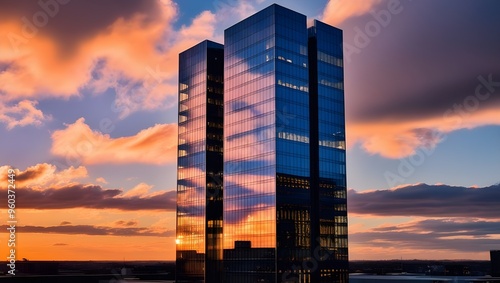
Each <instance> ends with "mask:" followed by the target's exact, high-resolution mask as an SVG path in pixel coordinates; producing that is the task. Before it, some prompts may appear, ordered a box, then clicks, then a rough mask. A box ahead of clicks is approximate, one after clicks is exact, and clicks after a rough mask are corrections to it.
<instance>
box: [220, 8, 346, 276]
mask: <svg viewBox="0 0 500 283" xmlns="http://www.w3.org/2000/svg"><path fill="white" fill-rule="evenodd" d="M306 22H307V19H306V17H305V16H304V15H301V14H299V13H296V12H294V11H291V10H289V9H286V8H283V7H281V6H279V5H272V6H270V7H268V8H266V9H264V10H262V11H261V12H259V13H257V14H255V15H253V16H251V17H249V18H247V19H245V20H243V21H241V22H240V23H238V24H236V25H234V26H232V27H230V28H229V29H227V30H226V31H225V51H224V52H225V53H224V54H225V57H224V81H225V87H224V105H225V108H224V115H225V116H224V117H225V119H224V244H223V247H224V270H225V279H226V281H225V282H231V283H232V282H235V283H236V282H347V280H348V279H347V275H348V274H347V211H346V178H345V134H344V132H345V129H344V124H345V122H344V101H343V99H344V98H343V96H344V93H343V68H342V32H341V31H340V30H338V29H336V28H333V27H330V26H328V25H326V24H323V23H321V22H318V21H316V22H315V23H314V26H312V27H311V28H309V29H308V28H307V24H306Z"/></svg>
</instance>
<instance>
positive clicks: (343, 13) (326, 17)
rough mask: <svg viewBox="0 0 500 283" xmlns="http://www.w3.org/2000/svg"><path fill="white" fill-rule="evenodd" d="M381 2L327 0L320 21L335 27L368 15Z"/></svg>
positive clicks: (379, 0)
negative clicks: (353, 18)
mask: <svg viewBox="0 0 500 283" xmlns="http://www.w3.org/2000/svg"><path fill="white" fill-rule="evenodd" d="M381 1H382V0H372V1H365V0H351V1H342V0H329V1H328V4H326V7H325V10H324V11H323V15H322V16H321V20H322V21H323V22H325V23H328V24H330V25H333V26H336V25H338V24H340V23H342V22H343V21H345V20H347V19H349V18H351V17H355V16H360V15H363V14H366V13H368V12H369V11H370V10H372V9H373V7H375V6H376V5H378V4H379V3H380V2H381Z"/></svg>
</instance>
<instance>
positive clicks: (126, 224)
mask: <svg viewBox="0 0 500 283" xmlns="http://www.w3.org/2000/svg"><path fill="white" fill-rule="evenodd" d="M137 224H138V222H137V221H124V220H119V221H116V222H115V225H117V226H122V227H130V226H137Z"/></svg>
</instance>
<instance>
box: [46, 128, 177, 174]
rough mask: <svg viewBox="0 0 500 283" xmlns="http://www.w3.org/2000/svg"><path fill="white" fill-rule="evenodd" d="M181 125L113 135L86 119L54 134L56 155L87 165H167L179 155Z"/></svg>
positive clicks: (53, 144)
mask: <svg viewBox="0 0 500 283" xmlns="http://www.w3.org/2000/svg"><path fill="white" fill-rule="evenodd" d="M176 150H177V125H175V124H157V125H155V126H153V127H150V128H147V129H145V130H142V131H140V132H139V133H137V134H136V135H134V136H129V137H120V138H111V137H110V136H109V135H106V134H102V133H100V132H98V131H94V130H92V129H91V128H90V127H89V126H88V125H87V124H85V119H83V118H80V119H78V120H77V121H76V122H75V123H73V124H69V125H66V128H65V129H63V130H58V131H55V132H54V133H53V134H52V147H51V152H52V153H53V154H54V155H57V156H60V157H65V158H73V159H78V160H79V161H81V162H82V163H84V164H110V163H114V164H123V163H144V164H166V163H170V162H174V161H175V159H176V156H177V151H176Z"/></svg>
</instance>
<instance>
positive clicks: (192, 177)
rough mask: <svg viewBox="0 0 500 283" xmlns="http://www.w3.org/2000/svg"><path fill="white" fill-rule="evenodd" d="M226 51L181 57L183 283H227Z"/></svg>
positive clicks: (209, 48)
mask: <svg viewBox="0 0 500 283" xmlns="http://www.w3.org/2000/svg"><path fill="white" fill-rule="evenodd" d="M223 59H224V49H223V46H222V45H220V44H217V43H214V42H211V41H204V42H202V43H200V44H198V45H196V46H194V47H192V48H190V49H188V50H186V51H184V52H182V53H181V54H180V55H179V141H178V158H177V167H178V169H177V238H176V241H177V243H176V244H177V253H176V257H177V262H176V267H177V268H176V269H177V271H176V275H177V280H178V282H198V281H202V280H205V282H221V280H222V279H221V272H222V161H223V160H222V145H223V140H222V139H223V106H222V105H223V96H222V93H223V67H224V66H223Z"/></svg>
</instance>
